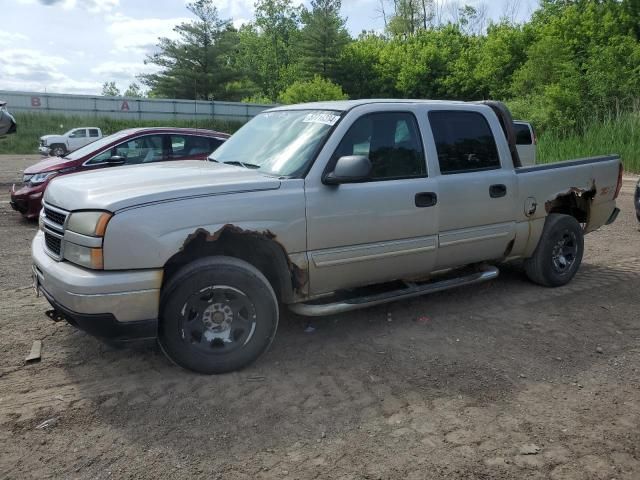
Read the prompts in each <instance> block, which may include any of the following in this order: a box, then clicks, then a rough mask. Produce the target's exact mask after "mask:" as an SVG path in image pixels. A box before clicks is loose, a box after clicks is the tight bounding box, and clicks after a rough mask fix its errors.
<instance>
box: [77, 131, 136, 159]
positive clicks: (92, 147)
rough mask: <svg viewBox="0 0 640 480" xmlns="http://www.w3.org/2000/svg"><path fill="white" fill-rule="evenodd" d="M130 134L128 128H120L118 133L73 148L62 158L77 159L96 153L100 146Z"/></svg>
mask: <svg viewBox="0 0 640 480" xmlns="http://www.w3.org/2000/svg"><path fill="white" fill-rule="evenodd" d="M130 134H131V131H130V130H121V131H119V132H118V133H114V134H113V135H109V136H108V137H102V138H101V139H100V140H96V141H95V142H91V143H90V144H88V145H85V146H84V147H81V148H79V149H78V150H74V151H73V152H71V153H70V154H68V155H66V156H65V157H64V158H68V159H69V160H78V159H80V158H82V157H84V156H86V155H90V154H92V153H96V152H97V151H98V150H100V149H101V148H102V147H106V146H107V145H109V144H111V143H113V142H115V141H117V140H120V139H121V138H123V137H126V136H127V135H130Z"/></svg>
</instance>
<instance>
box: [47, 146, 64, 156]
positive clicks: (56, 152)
mask: <svg viewBox="0 0 640 480" xmlns="http://www.w3.org/2000/svg"><path fill="white" fill-rule="evenodd" d="M66 153H67V148H66V147H65V146H64V145H61V144H59V143H56V144H55V145H51V148H50V149H49V154H50V155H51V156H53V157H64V155H65V154H66Z"/></svg>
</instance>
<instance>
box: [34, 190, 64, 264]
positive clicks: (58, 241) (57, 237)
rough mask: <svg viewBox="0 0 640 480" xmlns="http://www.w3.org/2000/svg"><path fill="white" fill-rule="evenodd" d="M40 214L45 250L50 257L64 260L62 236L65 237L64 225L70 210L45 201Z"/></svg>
mask: <svg viewBox="0 0 640 480" xmlns="http://www.w3.org/2000/svg"><path fill="white" fill-rule="evenodd" d="M40 215H41V216H42V229H43V231H44V244H45V251H46V252H47V254H49V256H50V257H53V258H54V259H56V260H62V257H63V251H62V238H63V237H64V227H65V223H66V221H67V217H68V216H69V212H67V211H66V210H62V209H61V208H58V207H54V206H53V205H49V204H47V203H44V204H43V207H42V213H41V214H40Z"/></svg>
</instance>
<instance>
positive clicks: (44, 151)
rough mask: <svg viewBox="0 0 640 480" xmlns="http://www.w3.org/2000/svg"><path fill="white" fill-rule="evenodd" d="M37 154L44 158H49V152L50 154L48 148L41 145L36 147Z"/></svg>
mask: <svg viewBox="0 0 640 480" xmlns="http://www.w3.org/2000/svg"><path fill="white" fill-rule="evenodd" d="M38 152H40V154H41V155H45V156H47V157H48V156H49V152H51V149H50V148H49V147H43V146H42V145H41V146H39V147H38Z"/></svg>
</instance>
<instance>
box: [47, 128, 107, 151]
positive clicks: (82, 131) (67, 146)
mask: <svg viewBox="0 0 640 480" xmlns="http://www.w3.org/2000/svg"><path fill="white" fill-rule="evenodd" d="M101 138H102V130H100V129H99V128H96V127H81V128H72V129H71V130H69V131H68V132H66V133H63V134H62V135H43V136H42V137H40V145H39V146H38V151H39V152H40V153H41V154H42V155H53V156H55V157H64V156H65V155H66V154H67V153H69V152H73V151H75V150H78V149H79V148H80V147H84V146H85V145H88V144H90V143H91V142H95V141H96V140H99V139H101Z"/></svg>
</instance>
